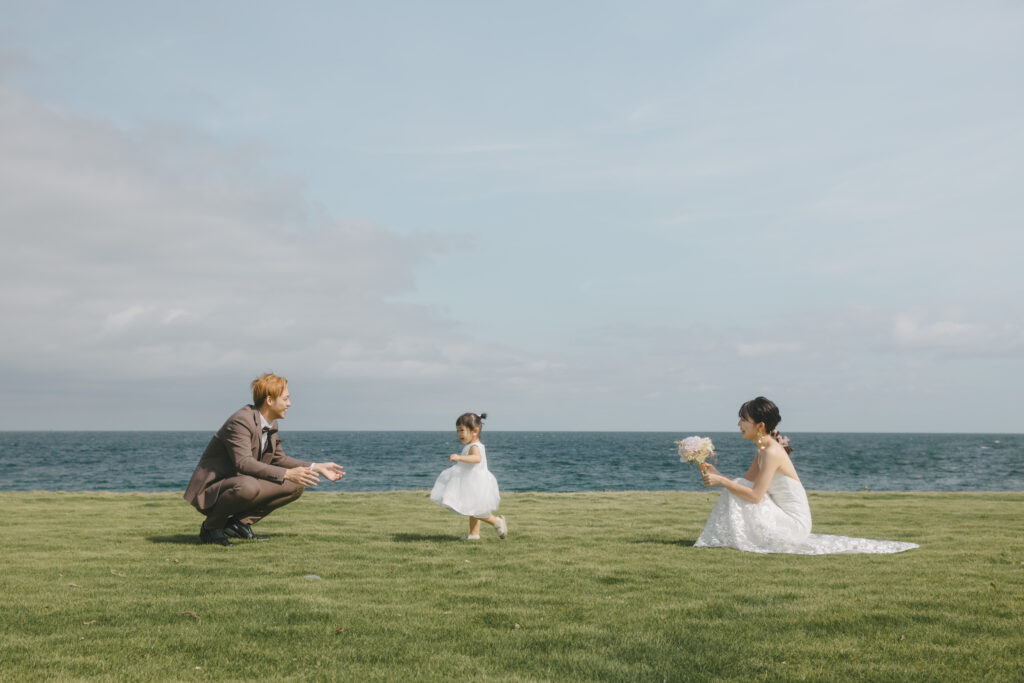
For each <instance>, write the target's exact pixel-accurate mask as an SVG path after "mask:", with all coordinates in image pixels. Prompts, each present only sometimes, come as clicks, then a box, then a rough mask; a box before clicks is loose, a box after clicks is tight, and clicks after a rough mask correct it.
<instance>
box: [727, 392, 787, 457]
mask: <svg viewBox="0 0 1024 683" xmlns="http://www.w3.org/2000/svg"><path fill="white" fill-rule="evenodd" d="M739 416H740V417H741V418H743V419H744V420H750V421H751V422H753V423H754V424H758V423H759V422H763V423H764V428H765V431H767V432H768V433H769V434H771V435H772V438H773V439H775V440H776V441H778V442H779V445H780V446H782V447H783V448H785V449H786V452H787V453H792V452H793V448H792V447H791V446H790V445H789V438H788V437H785V436H783V435H782V434H779V430H777V429H776V427H778V426H779V423H780V422H782V415H781V414H780V413H779V407H778V406H777V405H775V404H774V403H772V402H771V401H769V400H768V399H766V398H765V397H764V396H758V397H757V398H753V399H750V400H749V401H747V402H746V403H744V404H743V405H741V406H740V413H739Z"/></svg>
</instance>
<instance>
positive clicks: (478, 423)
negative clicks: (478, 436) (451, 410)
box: [455, 413, 487, 429]
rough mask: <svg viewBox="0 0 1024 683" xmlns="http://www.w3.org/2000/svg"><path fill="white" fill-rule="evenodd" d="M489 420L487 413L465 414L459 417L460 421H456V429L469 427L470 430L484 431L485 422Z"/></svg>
mask: <svg viewBox="0 0 1024 683" xmlns="http://www.w3.org/2000/svg"><path fill="white" fill-rule="evenodd" d="M486 419H487V413H480V414H479V415H477V414H476V413H463V414H462V415H459V417H458V419H457V420H455V426H456V427H468V428H469V429H483V426H484V420H486Z"/></svg>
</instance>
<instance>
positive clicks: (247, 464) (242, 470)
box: [185, 405, 312, 511]
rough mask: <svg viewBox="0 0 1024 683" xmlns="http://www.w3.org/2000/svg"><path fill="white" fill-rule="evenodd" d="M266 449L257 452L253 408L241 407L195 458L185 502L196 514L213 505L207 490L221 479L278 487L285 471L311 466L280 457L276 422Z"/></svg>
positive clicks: (259, 429) (256, 415)
mask: <svg viewBox="0 0 1024 683" xmlns="http://www.w3.org/2000/svg"><path fill="white" fill-rule="evenodd" d="M270 428H271V430H272V431H270V432H269V433H268V434H267V441H268V443H267V448H265V449H262V452H261V449H260V437H261V436H262V435H263V425H262V422H260V412H259V411H258V410H257V409H256V406H251V405H249V406H244V407H242V408H240V409H239V410H238V412H236V413H235V414H234V415H232V416H231V417H229V418H228V420H227V422H225V423H224V426H223V427H221V428H220V429H219V430H218V431H217V433H216V434H214V435H213V438H212V439H210V443H209V445H207V447H206V450H205V451H204V452H203V456H202V457H201V458H199V464H198V465H196V469H195V472H193V473H192V479H191V480H190V481H189V483H188V488H186V489H185V500H187V501H188V502H189V503H192V505H194V506H195V507H196V509H197V510H199V511H204V510H209V509H210V508H212V507H213V506H214V504H215V503H216V502H217V500H216V495H215V494H212V495H211V494H208V492H207V488H209V486H210V485H211V484H214V483H216V482H218V481H221V480H222V479H228V478H230V477H237V476H238V475H240V474H247V475H249V476H250V477H256V478H257V479H267V480H269V481H273V482H277V483H278V484H281V483H283V482H284V473H285V470H287V469H290V468H292V467H309V466H310V465H311V464H312V463H310V462H308V461H305V460H296V459H295V458H290V457H288V456H287V455H285V454H284V448H283V447H282V446H281V443H282V440H281V438H280V437H279V436H278V435H277V422H276V421H275V422H274V423H273V424H272V425H270Z"/></svg>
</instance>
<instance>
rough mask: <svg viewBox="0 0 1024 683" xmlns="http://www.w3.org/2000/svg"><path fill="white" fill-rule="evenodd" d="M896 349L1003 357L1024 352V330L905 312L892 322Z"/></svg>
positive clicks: (1009, 324)
mask: <svg viewBox="0 0 1024 683" xmlns="http://www.w3.org/2000/svg"><path fill="white" fill-rule="evenodd" d="M891 341H892V346H893V348H895V349H898V350H901V351H945V352H950V353H954V354H956V355H968V356H993V355H995V356H1000V355H1006V354H1021V353H1022V352H1024V330H1022V329H1021V328H1020V327H1019V326H1017V325H1014V324H1011V323H1003V324H1000V325H996V324H993V323H988V322H982V321H978V320H965V319H962V318H934V317H930V316H928V315H926V314H921V313H901V314H899V315H896V316H895V318H894V319H893V321H892V337H891Z"/></svg>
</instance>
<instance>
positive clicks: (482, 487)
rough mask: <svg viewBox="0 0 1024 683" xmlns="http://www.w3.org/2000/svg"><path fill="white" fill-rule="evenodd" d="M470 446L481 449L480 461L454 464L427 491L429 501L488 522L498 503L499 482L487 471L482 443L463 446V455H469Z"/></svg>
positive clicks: (485, 454)
mask: <svg viewBox="0 0 1024 683" xmlns="http://www.w3.org/2000/svg"><path fill="white" fill-rule="evenodd" d="M473 446H476V447H477V448H479V449H480V462H476V463H471V462H457V463H455V464H454V465H452V466H451V467H449V468H448V469H446V470H445V471H444V472H442V473H441V474H439V475H438V477H437V481H435V482H434V488H433V489H431V491H430V500H432V501H434V502H435V503H437V504H438V505H440V506H441V507H446V508H448V509H450V510H453V511H455V512H457V513H459V514H460V515H467V516H468V515H471V516H473V517H480V518H481V519H487V518H488V517H490V516H491V513H492V512H493V511H494V510H497V509H498V503H499V502H500V501H501V496H500V495H498V480H497V479H495V478H494V475H493V474H491V471H490V470H489V469H487V449H485V448H484V445H483V444H482V443H480V442H479V441H474V442H473V443H471V444H466V447H465V448H463V449H462V455H464V456H465V455H469V449H470V448H472V447H473Z"/></svg>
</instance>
